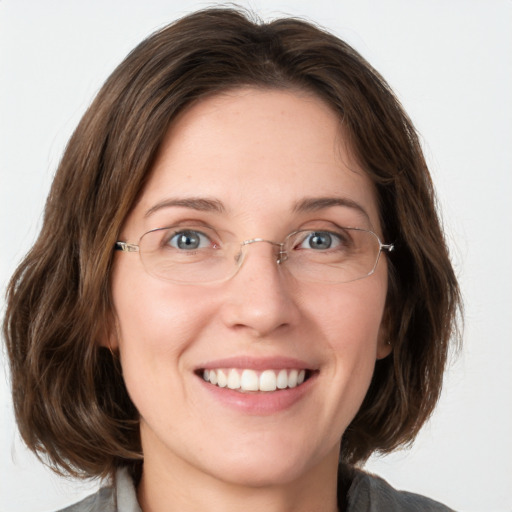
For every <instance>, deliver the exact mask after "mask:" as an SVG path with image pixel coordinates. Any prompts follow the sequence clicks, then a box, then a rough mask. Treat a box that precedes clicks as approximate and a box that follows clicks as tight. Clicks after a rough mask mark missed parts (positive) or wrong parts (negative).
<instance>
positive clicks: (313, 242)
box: [296, 231, 341, 251]
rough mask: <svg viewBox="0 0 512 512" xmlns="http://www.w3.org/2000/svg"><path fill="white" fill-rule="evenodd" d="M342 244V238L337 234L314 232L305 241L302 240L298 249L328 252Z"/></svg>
mask: <svg viewBox="0 0 512 512" xmlns="http://www.w3.org/2000/svg"><path fill="white" fill-rule="evenodd" d="M340 243H341V240H340V237H339V236H338V235H336V234H335V233H331V232H329V231H312V232H309V233H308V234H307V235H306V236H305V238H304V240H302V242H301V243H300V244H299V245H298V246H297V247H296V248H297V249H313V250H317V251H326V250H328V249H333V248H335V247H337V246H338V245H339V244H340Z"/></svg>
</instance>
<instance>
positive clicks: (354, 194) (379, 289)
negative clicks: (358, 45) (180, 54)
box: [110, 88, 389, 485]
mask: <svg viewBox="0 0 512 512" xmlns="http://www.w3.org/2000/svg"><path fill="white" fill-rule="evenodd" d="M326 198H328V199H329V200H328V201H325V200H324V199H326ZM190 223H192V224H193V225H204V226H211V227H213V228H214V229H215V230H224V231H228V232H230V233H231V234H232V235H233V236H234V238H236V239H237V240H238V241H243V240H248V239H254V238H262V239H265V240H271V241H275V242H281V241H282V240H284V238H285V237H286V235H287V234H289V233H291V232H292V231H295V230H298V229H304V228H308V227H310V226H315V227H318V226H320V227H323V226H333V225H336V224H338V225H351V226H356V227H361V228H368V229H372V230H373V231H375V232H376V233H377V234H378V235H379V236H381V226H380V224H379V215H378V210H377V202H376V197H375V192H374V189H373V187H372V184H371V182H370V180H369V179H368V177H367V176H366V174H365V173H364V172H363V171H362V170H361V169H360V168H358V166H357V165H356V164H355V163H354V161H353V160H352V159H351V156H350V154H349V152H348V151H347V149H346V147H345V145H344V144H343V135H342V131H341V126H340V122H339V119H338V117H337V116H336V115H335V114H334V113H333V112H332V111H331V110H330V108H329V107H327V106H326V105H325V104H324V103H323V102H322V101H321V100H319V99H317V98H316V97H314V96H311V95H307V94H305V93H297V92H290V91H277V90H256V89H249V88H248V89H241V90H237V91H234V92H228V93H225V94H221V95H217V96H214V97H211V98H208V99H206V100H203V101H201V102H199V103H197V104H195V105H194V106H192V107H191V108H189V109H188V110H186V111H185V112H184V113H183V114H181V115H180V116H179V118H178V119H177V120H176V121H175V122H174V123H173V125H172V127H171V128H170V130H169V132H168V134H167V136H166V138H165V141H164V143H163V145H162V148H161V151H160V153H159V156H158V158H157V160H156V163H155V165H154V169H153V172H152V174H151V178H150V179H149V181H148V183H147V186H146V188H145V190H144V192H143V194H142V196H141V198H140V201H139V202H138V203H137V204H136V206H135V208H134V209H133V211H132V212H131V214H130V215H129V217H128V218H127V220H126V222H125V224H124V226H123V230H122V233H121V238H120V239H121V240H125V241H128V242H132V243H137V242H138V240H139V239H140V237H141V236H142V235H143V234H144V233H146V232H147V231H149V230H152V229H155V228H161V227H166V226H174V225H185V224H187V225H189V224H190ZM175 242H176V240H174V242H173V243H175ZM201 243H203V242H201ZM205 243H207V244H208V243H209V242H208V241H207V240H206V242H205ZM184 247H185V248H186V245H185V246H184ZM245 251H246V257H245V260H244V262H243V264H242V266H241V268H240V270H239V271H238V273H237V274H236V275H234V277H232V278H231V279H229V280H226V281H224V282H221V283H218V282H217V283H214V284H205V283H198V284H193V285H191V284H176V283H173V282H170V281H166V280H163V279H159V278H157V277H153V276H152V275H149V274H148V273H147V272H146V271H145V269H144V267H143V266H142V263H141V259H140V257H139V255H138V254H136V253H121V252H119V253H117V254H116V259H115V264H114V272H113V278H112V293H113V300H114V308H115V314H116V320H117V322H116V323H117V329H116V331H117V335H116V336H115V339H112V340H111V342H110V343H111V345H112V346H113V347H118V348H119V351H120V357H121V362H122V367H123V374H124V379H125V381H126V386H127V389H128V392H129V394H130V396H131V398H132V400H133V402H134V404H135V405H136V407H137V409H138V411H139V412H140V423H141V426H140V428H141V439H142V446H143V451H144V456H145V467H147V468H149V467H152V468H169V467H171V468H173V470H175V471H177V472H179V474H180V475H181V477H183V475H190V476H195V477H197V476H198V475H203V476H205V475H209V476H213V477H214V478H217V479H220V480H223V481H227V482H236V483H241V484H250V485H265V483H273V484H276V483H283V484H284V483H287V482H290V481H292V480H295V479H297V478H299V477H301V476H303V475H306V474H308V473H309V472H313V471H318V470H320V472H321V469H322V468H323V469H325V468H326V467H327V466H329V467H330V468H332V467H333V466H335V465H336V463H337V458H338V451H339V443H340V438H341V436H342V434H343V432H344V430H345V429H346V427H347V426H348V424H349V423H350V421H351V420H352V419H353V418H354V416H355V414H356V412H357V410H358V409H359V407H360V405H361V403H362V400H363V398H364V396H365V393H366V391H367V389H368V386H369V383H370V380H371V377H372V373H373V370H374V365H375V360H376V359H377V358H380V357H384V356H386V355H387V353H388V352H389V348H388V346H387V345H386V343H385V333H384V332H383V329H382V328H381V320H382V316H383V311H384V305H385V299H386V291H387V267H386V259H385V257H381V258H380V260H379V263H378V266H377V269H376V271H375V273H374V274H373V275H371V276H369V277H366V278H364V279H360V280H357V281H353V282H350V283H344V284H325V283H322V282H311V281H302V280H301V279H300V278H296V277H292V276H291V275H290V273H289V271H288V270H287V266H286V262H284V263H283V264H281V265H278V264H277V263H276V255H275V253H276V249H275V247H274V246H272V245H271V244H268V243H254V244H251V245H248V246H246V247H245ZM113 338H114V337H113ZM205 369H207V370H209V371H210V372H209V373H210V375H211V374H212V371H213V372H214V373H215V376H216V377H217V379H220V381H221V382H220V383H221V384H224V382H223V376H221V373H222V374H224V375H225V377H226V378H230V379H231V380H230V381H229V384H228V385H226V387H220V386H219V385H218V384H219V383H218V384H217V385H215V384H213V383H211V382H207V381H205V380H204V377H203V374H204V370H205ZM219 370H222V372H221V371H219ZM244 370H245V376H243V374H244ZM266 370H270V372H269V371H266ZM283 370H284V372H283ZM294 370H295V371H296V372H294ZM301 370H305V375H306V380H305V382H304V383H302V384H299V385H297V386H296V387H288V388H287V389H279V388H277V389H276V390H275V391H249V392H247V391H246V392H242V391H241V390H240V389H238V390H233V389H230V388H229V387H228V386H229V385H231V386H236V385H237V383H236V380H237V376H238V377H242V381H244V386H245V385H247V386H249V388H250V387H251V385H253V384H254V382H257V383H259V382H260V381H262V380H264V381H265V382H266V385H268V386H269V389H272V388H273V387H275V386H277V385H281V386H285V385H288V386H293V385H294V382H293V381H294V373H299V379H300V371H301ZM264 372H265V375H264V377H263V378H262V377H261V374H262V373H264ZM230 373H231V374H233V375H232V376H231V377H230ZM280 374H281V376H280ZM285 377H287V378H288V380H287V379H286V378H285ZM308 377H309V378H308ZM244 379H245V380H244ZM258 379H259V380H258ZM213 380H214V381H215V380H216V379H215V377H213ZM251 383H252V384H251Z"/></svg>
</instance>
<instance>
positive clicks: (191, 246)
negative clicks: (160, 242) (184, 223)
mask: <svg viewBox="0 0 512 512" xmlns="http://www.w3.org/2000/svg"><path fill="white" fill-rule="evenodd" d="M167 244H168V245H170V246H171V247H174V248H175V249H179V250H180V251H194V250H197V249H204V248H207V247H210V246H211V240H210V239H209V238H208V237H207V236H206V235H205V234H204V233H201V232H200V231H195V230H189V229H187V230H183V231H178V232H175V233H174V234H173V235H172V236H171V237H170V238H169V240H168V242H167Z"/></svg>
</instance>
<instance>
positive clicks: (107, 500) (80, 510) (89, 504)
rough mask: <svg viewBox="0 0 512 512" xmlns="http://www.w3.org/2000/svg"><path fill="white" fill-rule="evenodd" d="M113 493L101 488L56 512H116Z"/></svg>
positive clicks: (110, 488)
mask: <svg viewBox="0 0 512 512" xmlns="http://www.w3.org/2000/svg"><path fill="white" fill-rule="evenodd" d="M116 510H117V508H116V504H115V493H114V489H113V488H112V487H102V488H101V489H100V490H99V491H98V492H96V493H94V494H91V495H90V496H87V498H84V499H83V500H82V501H79V502H78V503H75V504H74V505H70V506H69V507H66V508H63V509H61V510H59V511H58V512H100V511H102V512H116Z"/></svg>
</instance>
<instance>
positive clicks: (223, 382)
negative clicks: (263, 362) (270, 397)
mask: <svg viewBox="0 0 512 512" xmlns="http://www.w3.org/2000/svg"><path fill="white" fill-rule="evenodd" d="M313 373H314V371H313V370H309V369H304V368H281V369H264V370H254V369H251V368H208V369H207V368H203V369H199V370H197V371H196V374H197V375H198V376H199V377H200V378H202V379H203V380H204V381H205V382H208V383H209V384H211V385H213V386H216V387H218V388H227V389H231V390H233V391H238V392H239V393H275V392H279V391H284V390H286V389H293V388H297V387H300V386H302V385H303V384H304V383H305V382H306V381H307V380H309V379H310V378H311V376H312V375H313Z"/></svg>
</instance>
